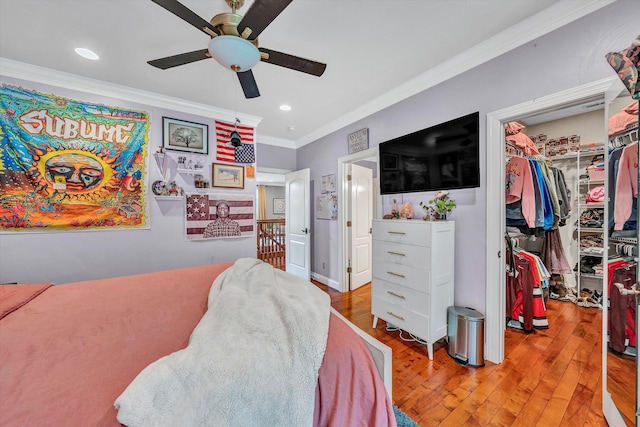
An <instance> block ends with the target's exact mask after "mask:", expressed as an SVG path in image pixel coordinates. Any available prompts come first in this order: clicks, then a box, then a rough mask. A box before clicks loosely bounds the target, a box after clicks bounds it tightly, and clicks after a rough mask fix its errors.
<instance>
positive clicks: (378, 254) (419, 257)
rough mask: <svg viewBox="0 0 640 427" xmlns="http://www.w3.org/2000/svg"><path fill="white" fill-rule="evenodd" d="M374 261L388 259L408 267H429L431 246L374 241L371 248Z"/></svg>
mask: <svg viewBox="0 0 640 427" xmlns="http://www.w3.org/2000/svg"><path fill="white" fill-rule="evenodd" d="M372 257H373V259H374V261H388V262H393V263H395V264H400V265H408V266H410V267H420V268H423V269H429V270H430V266H431V262H430V261H431V248H427V247H424V246H414V245H403V244H400V243H391V242H383V241H380V242H379V241H376V242H375V244H374V245H373V249H372Z"/></svg>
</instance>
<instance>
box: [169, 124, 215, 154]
mask: <svg viewBox="0 0 640 427" xmlns="http://www.w3.org/2000/svg"><path fill="white" fill-rule="evenodd" d="M162 146H163V147H164V148H166V149H167V150H175V151H187V152H190V153H199V154H207V153H208V152H209V126H208V125H203V124H200V123H193V122H188V121H185V120H178V119H172V118H169V117H163V118H162Z"/></svg>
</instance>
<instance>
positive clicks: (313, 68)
mask: <svg viewBox="0 0 640 427" xmlns="http://www.w3.org/2000/svg"><path fill="white" fill-rule="evenodd" d="M260 52H263V53H266V54H268V55H269V58H267V59H264V58H263V59H262V62H267V63H269V64H273V65H279V66H281V67H286V68H290V69H292V70H296V71H301V72H303V73H307V74H311V75H314V76H318V77H320V76H321V75H322V74H323V73H324V70H325V69H326V68H327V64H322V63H320V62H316V61H312V60H310V59H304V58H300V57H299V56H293V55H289V54H288V53H282V52H277V51H275V50H271V49H265V48H262V47H261V48H260Z"/></svg>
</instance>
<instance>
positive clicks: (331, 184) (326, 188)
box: [320, 173, 336, 194]
mask: <svg viewBox="0 0 640 427" xmlns="http://www.w3.org/2000/svg"><path fill="white" fill-rule="evenodd" d="M334 191H336V174H335V173H332V174H331V175H323V176H322V187H321V189H320V192H321V193H322V194H324V193H333V192H334Z"/></svg>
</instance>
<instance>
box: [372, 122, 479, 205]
mask: <svg viewBox="0 0 640 427" xmlns="http://www.w3.org/2000/svg"><path fill="white" fill-rule="evenodd" d="M479 120H480V114H479V113H477V112H476V113H472V114H469V115H467V116H464V117H460V118H457V119H454V120H451V121H448V122H446V123H441V124H439V125H436V126H433V127H430V128H427V129H422V130H419V131H417V132H413V133H410V134H408V135H404V136H401V137H399V138H395V139H392V140H390V141H386V142H383V143H381V144H380V145H379V146H378V147H379V152H380V153H379V154H380V160H379V162H380V193H381V194H396V193H410V192H416V191H435V190H449V189H456V188H472V187H479V186H480V164H479V145H480V144H479V138H478V134H479Z"/></svg>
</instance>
